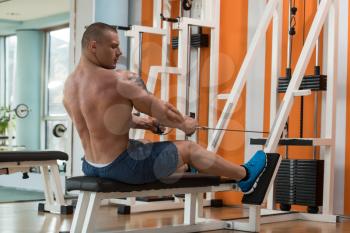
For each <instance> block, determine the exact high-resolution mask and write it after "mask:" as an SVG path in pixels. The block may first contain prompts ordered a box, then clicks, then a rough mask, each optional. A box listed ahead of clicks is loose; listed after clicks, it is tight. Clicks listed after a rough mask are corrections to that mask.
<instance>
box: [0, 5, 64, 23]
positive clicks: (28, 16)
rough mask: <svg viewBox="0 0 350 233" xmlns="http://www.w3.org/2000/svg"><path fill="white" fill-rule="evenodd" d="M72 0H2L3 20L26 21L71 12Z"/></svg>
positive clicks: (1, 11)
mask: <svg viewBox="0 0 350 233" xmlns="http://www.w3.org/2000/svg"><path fill="white" fill-rule="evenodd" d="M69 5H70V0H0V22H1V21H26V20H32V19H37V18H42V17H47V16H51V15H56V14H60V13H65V12H69V7H70V6H69Z"/></svg>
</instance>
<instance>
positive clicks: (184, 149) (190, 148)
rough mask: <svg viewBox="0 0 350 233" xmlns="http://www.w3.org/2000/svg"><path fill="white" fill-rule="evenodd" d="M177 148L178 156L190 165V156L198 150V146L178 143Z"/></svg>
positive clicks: (187, 142) (189, 143) (192, 143)
mask: <svg viewBox="0 0 350 233" xmlns="http://www.w3.org/2000/svg"><path fill="white" fill-rule="evenodd" d="M177 146H178V150H179V155H180V156H181V157H182V160H183V161H184V162H185V163H190V161H191V156H192V155H193V154H194V153H195V152H196V151H197V150H198V149H199V148H200V145H198V144H197V143H195V142H192V141H182V142H178V145H177Z"/></svg>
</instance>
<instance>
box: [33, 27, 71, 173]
mask: <svg viewBox="0 0 350 233" xmlns="http://www.w3.org/2000/svg"><path fill="white" fill-rule="evenodd" d="M64 28H69V25H61V26H58V27H54V28H48V29H46V30H45V49H44V60H43V70H42V74H43V75H42V77H43V78H42V85H41V93H42V94H41V96H42V97H41V103H42V104H41V116H42V117H41V140H40V147H41V149H42V150H45V149H48V148H47V145H48V140H47V139H48V137H50V136H52V137H53V135H51V134H46V131H47V124H48V122H50V121H65V122H66V125H65V126H66V127H67V128H69V124H70V120H69V116H68V114H67V115H65V116H50V115H49V106H48V101H49V96H48V95H49V93H48V88H47V86H48V81H49V72H50V67H49V66H50V43H51V41H50V32H52V31H56V30H59V29H64ZM68 70H69V69H68ZM66 134H67V135H69V132H68V130H67V132H66ZM68 138H69V140H68V141H67V143H69V144H71V140H70V136H68ZM70 148H71V146H70V145H67V146H66V148H62V150H63V151H64V152H66V153H68V154H70ZM70 161H71V159H70V158H69V160H68V161H67V168H66V175H67V176H70V170H71V169H70V167H71V165H70Z"/></svg>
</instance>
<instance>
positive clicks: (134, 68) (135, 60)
mask: <svg viewBox="0 0 350 233" xmlns="http://www.w3.org/2000/svg"><path fill="white" fill-rule="evenodd" d="M139 45H140V38H139V36H138V35H137V36H133V37H131V39H130V61H129V62H130V68H129V69H130V71H131V72H134V73H137V74H138V73H139V67H140V64H139V60H140V53H139V49H141V48H140V46H139Z"/></svg>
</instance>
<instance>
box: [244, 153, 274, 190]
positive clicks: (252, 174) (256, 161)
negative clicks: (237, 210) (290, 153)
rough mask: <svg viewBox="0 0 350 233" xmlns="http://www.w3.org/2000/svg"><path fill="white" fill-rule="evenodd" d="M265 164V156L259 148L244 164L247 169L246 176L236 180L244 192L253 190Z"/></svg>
mask: <svg viewBox="0 0 350 233" xmlns="http://www.w3.org/2000/svg"><path fill="white" fill-rule="evenodd" d="M266 165H267V158H266V154H265V152H264V151H262V150H259V151H257V152H256V153H255V155H254V156H253V157H252V158H251V159H250V160H249V161H248V162H247V163H245V164H244V165H242V166H244V167H245V168H246V170H247V171H248V177H247V178H245V179H244V180H241V181H239V182H238V186H239V187H240V189H241V190H242V192H243V193H244V194H249V193H252V192H253V191H254V189H255V188H256V186H257V183H258V181H259V178H260V176H261V175H262V174H263V173H264V171H265V168H266Z"/></svg>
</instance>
